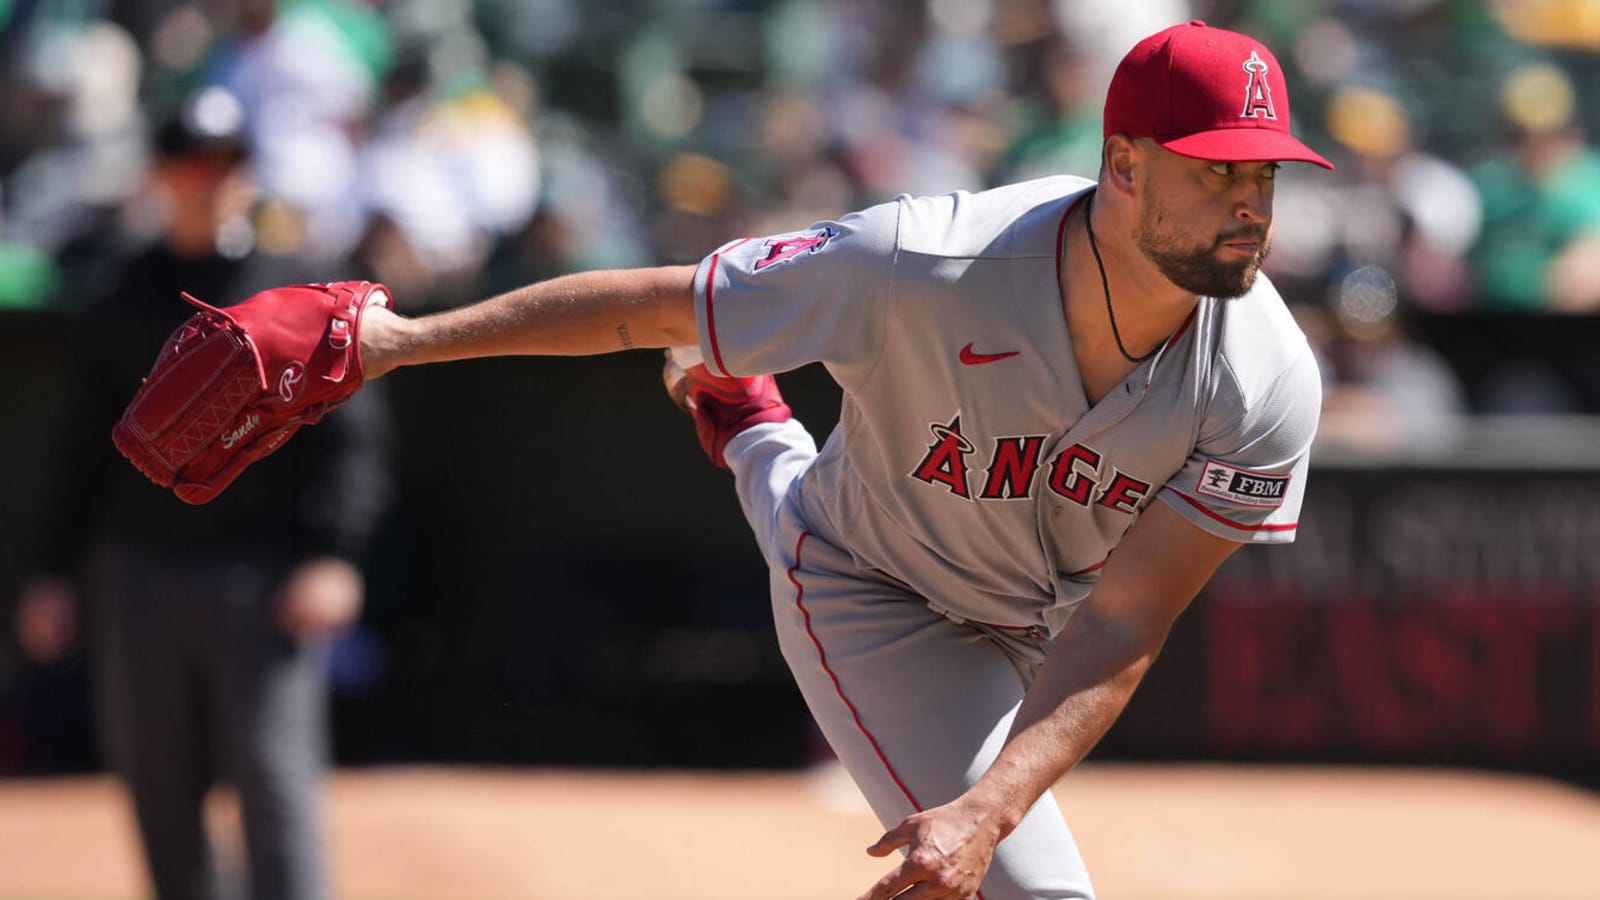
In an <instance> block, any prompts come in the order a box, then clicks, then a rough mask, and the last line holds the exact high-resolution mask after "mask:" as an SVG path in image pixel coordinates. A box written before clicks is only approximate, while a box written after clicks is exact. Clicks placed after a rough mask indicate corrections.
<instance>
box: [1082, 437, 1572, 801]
mask: <svg viewBox="0 0 1600 900" xmlns="http://www.w3.org/2000/svg"><path fill="white" fill-rule="evenodd" d="M1185 619H1187V620H1188V621H1187V622H1182V620H1180V622H1181V624H1182V626H1183V627H1182V628H1181V629H1180V630H1179V631H1178V632H1175V633H1174V636H1173V641H1172V642H1171V643H1170V644H1169V648H1168V656H1169V657H1171V658H1168V659H1164V660H1163V661H1162V662H1160V663H1158V664H1157V665H1156V667H1155V670H1154V671H1152V674H1151V682H1150V683H1149V684H1147V685H1146V687H1147V688H1151V689H1153V690H1151V696H1150V697H1148V698H1137V699H1136V701H1135V703H1136V704H1138V708H1136V709H1130V711H1129V719H1128V720H1127V721H1126V725H1127V726H1128V727H1127V734H1126V735H1119V741H1118V742H1117V744H1115V745H1114V746H1120V747H1122V748H1123V749H1127V750H1129V751H1131V752H1145V751H1151V750H1155V749H1156V748H1155V747H1154V746H1153V745H1152V744H1151V743H1150V742H1151V741H1153V740H1167V741H1174V742H1176V743H1178V744H1184V743H1186V742H1188V741H1193V742H1195V744H1196V745H1195V746H1192V747H1188V748H1184V749H1186V750H1189V751H1193V752H1198V753H1201V754H1203V755H1207V756H1221V757H1232V756H1250V757H1291V758H1309V759H1385V760H1395V761H1410V762H1419V763H1426V762H1463V763H1477V764H1489V765H1495V764H1502V765H1511V766H1518V767H1524V766H1531V767H1544V768H1561V769H1571V768H1574V767H1581V766H1583V765H1585V764H1588V765H1590V766H1592V767H1595V768H1597V769H1600V473H1597V472H1590V471H1557V470H1537V471H1515V470H1507V469H1447V468H1393V469H1337V468H1324V469H1322V470H1320V471H1318V472H1316V473H1315V477H1314V478H1313V479H1312V481H1311V483H1310V485H1309V487H1308V495H1307V498H1306V503H1305V512H1304V515H1303V517H1302V520H1301V527H1300V529H1299V535H1298V539H1297V541H1296V542H1295V543H1294V544H1292V545H1290V546H1287V547H1266V548H1250V549H1247V550H1245V551H1243V552H1241V553H1239V554H1236V555H1235V557H1234V558H1233V559H1231V560H1229V561H1228V563H1226V564H1225V566H1224V568H1223V570H1222V571H1220V572H1219V573H1218V574H1217V576H1216V577H1215V578H1214V579H1213V580H1212V582H1211V584H1210V585H1209V586H1208V587H1207V589H1206V590H1205V592H1204V593H1203V594H1202V595H1201V597H1200V598H1199V599H1197V600H1196V602H1195V605H1194V606H1193V607H1192V608H1191V609H1190V611H1189V612H1188V613H1187V614H1186V615H1185ZM1169 664H1170V669H1168V666H1169ZM1164 670H1165V671H1164ZM1180 678H1185V679H1193V680H1192V681H1189V682H1187V683H1180V681H1179V679H1180ZM1183 723H1187V727H1185V724H1183ZM1124 738H1126V739H1124ZM1175 750H1176V751H1177V752H1183V750H1177V748H1173V747H1167V748H1164V749H1161V750H1157V751H1156V752H1172V751H1175ZM1586 761H1587V762H1586Z"/></svg>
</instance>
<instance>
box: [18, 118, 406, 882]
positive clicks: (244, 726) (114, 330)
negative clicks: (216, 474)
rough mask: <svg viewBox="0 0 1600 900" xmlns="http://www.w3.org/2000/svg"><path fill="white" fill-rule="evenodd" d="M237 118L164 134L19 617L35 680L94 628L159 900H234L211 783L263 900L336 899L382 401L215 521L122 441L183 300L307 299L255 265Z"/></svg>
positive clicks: (232, 493)
mask: <svg viewBox="0 0 1600 900" xmlns="http://www.w3.org/2000/svg"><path fill="white" fill-rule="evenodd" d="M242 113H243V111H242V109H241V107H240V105H239V103H238V101H237V100H236V99H235V98H233V97H232V96H230V95H228V94H226V93H225V92H222V91H220V90H218V89H215V88H213V89H207V90H205V91H203V92H201V93H200V94H198V95H197V96H196V98H195V99H194V102H192V103H190V104H187V105H186V106H185V107H184V110H183V113H182V115H181V116H179V117H177V118H175V119H174V120H172V121H170V122H168V123H166V124H165V125H163V126H162V128H161V129H160V131H159V132H158V134H157V137H156V142H155V144H156V160H155V164H154V166H153V168H152V171H151V178H150V190H151V194H152V200H153V201H154V204H155V206H157V207H158V208H159V209H160V210H161V211H162V213H163V216H162V222H163V227H162V231H161V236H160V239H159V240H158V241H157V242H156V243H155V244H154V245H153V246H151V247H150V248H149V249H147V250H146V251H145V252H143V253H142V254H140V255H139V256H137V257H136V258H135V259H133V260H132V262H131V263H130V264H129V265H128V266H127V267H126V269H125V271H124V272H122V273H121V277H119V278H118V279H117V280H116V281H114V282H112V283H111V286H110V289H109V291H108V292H107V293H106V294H105V295H104V296H103V297H101V298H99V299H98V300H96V301H95V302H94V303H92V304H91V305H90V306H89V308H88V309H87V310H86V314H85V317H84V323H85V330H86V334H85V341H86V346H85V347H84V349H83V350H82V357H81V359H80V360H79V362H80V363H81V365H80V369H81V371H80V372H79V373H78V378H79V383H78V385H77V389H76V391H75V393H74V399H73V401H72V407H71V408H72V415H71V416H70V418H69V420H68V426H67V428H68V433H67V434H64V435H62V436H61V437H60V438H59V440H58V442H57V443H58V454H57V458H58V460H59V464H60V470H59V473H58V476H57V478H56V479H55V481H54V487H53V493H54V499H55V501H56V502H55V503H54V504H53V505H52V511H53V515H54V520H53V521H51V522H49V523H47V524H46V525H45V527H44V533H43V536H42V545H43V553H44V558H43V559H42V560H41V561H40V565H39V574H38V576H37V577H36V578H34V579H32V580H31V581H30V582H29V583H28V584H26V585H25V586H24V588H23V591H22V595H21V597H20V598H19V601H20V602H19V604H18V608H17V616H16V627H17V633H18V641H19V645H20V646H21V648H22V649H23V651H24V653H25V655H27V656H28V657H30V658H31V659H33V660H35V661H36V662H38V663H41V664H48V663H49V662H51V661H52V660H55V659H57V658H59V657H60V656H61V655H62V654H63V653H65V652H66V651H68V650H69V649H70V648H71V646H72V644H73V642H74V640H75V639H76V637H77V634H78V622H79V619H80V617H81V618H82V619H83V622H84V624H85V625H86V631H87V634H86V635H85V636H86V638H87V644H88V651H89V654H88V658H89V661H90V668H91V670H92V674H93V678H94V703H95V711H96V714H97V723H98V725H97V727H98V731H99V736H100V739H101V742H102V744H103V748H104V752H105V756H106V760H107V762H108V763H109V765H110V767H111V768H112V770H113V771H115V772H116V773H117V774H118V775H120V776H121V777H122V779H123V780H124V782H125V783H126V785H127V788H128V790H129V794H130V796H131V800H132V805H133V810H134V813H135V815H136V819H137V822H138V826H139V833H140V836H141V838H142V841H143V848H144V858H145V861H146V863H147V866H148V871H149V875H150V879H151V882H152V885H153V888H154V892H155V894H156V896H158V897H160V898H162V900H189V898H206V900H209V898H216V897H219V896H233V895H235V894H236V893H237V891H233V890H229V884H228V882H227V881H225V880H224V876H223V874H222V873H219V871H218V866H217V864H216V862H215V860H214V857H213V852H212V847H211V842H210V840H209V838H208V835H207V833H206V830H205V827H204V818H203V806H204V799H205V796H206V793H207V791H208V789H209V788H210V787H211V786H212V784H213V782H215V781H225V782H227V783H229V784H231V785H232V786H233V788H234V789H235V790H236V791H237V792H238V796H239V800H240V808H241V811H242V821H243V830H244V835H243V838H244V841H243V843H244V847H245V850H246V853H247V858H248V863H249V892H248V896H250V897H253V898H257V900H270V898H297V900H303V898H321V897H325V896H327V887H326V884H325V881H326V879H325V872H324V868H325V867H324V863H323V857H324V848H323V827H322V816H321V812H320V809H319V806H320V785H321V779H322V776H323V772H324V770H325V766H326V756H327V748H326V746H325V745H326V740H327V739H326V729H327V723H326V721H325V716H326V705H325V704H326V696H325V694H326V690H327V669H326V653H327V649H328V646H329V640H330V639H331V638H332V637H333V636H335V635H336V634H337V633H338V632H340V630H341V629H343V628H344V627H345V626H347V625H349V624H350V623H351V622H352V621H353V620H354V619H355V617H356V616H357V614H358V612H359V610H360V606H361V601H362V590H363V589H362V584H363V582H362V576H361V571H360V569H359V567H358V562H359V560H360V557H361V553H362V550H363V546H364V544H365V543H366V541H367V539H368V537H369V536H370V535H371V533H372V532H373V530H374V528H375V527H376V525H377V521H378V517H379V515H380V514H381V512H382V510H383V507H384V503H385V499H386V496H387V494H388V491H389V463H388V452H387V440H388V434H389V428H388V413H387V410H386V407H385V405H384V400H383V397H382V394H381V393H372V394H371V395H370V396H368V392H367V391H363V392H362V393H361V394H360V395H358V396H357V397H356V399H355V400H352V401H351V402H350V403H349V404H347V405H346V406H344V407H341V408H340V409H339V410H337V411H335V412H334V413H332V414H330V415H329V416H328V417H327V418H326V419H325V420H324V422H323V424H321V425H319V426H318V427H317V428H314V429H308V430H307V431H306V432H305V433H304V434H303V435H302V436H301V437H298V438H297V439H296V440H295V441H293V442H292V443H290V444H289V445H288V446H286V447H285V448H284V449H283V450H281V451H279V452H278V453H277V454H275V455H274V456H272V457H271V458H269V459H267V460H264V461H263V462H262V463H261V464H259V465H258V466H257V467H255V468H253V469H252V471H251V472H250V473H249V474H248V475H247V476H246V477H244V478H241V479H239V481H238V482H236V483H235V484H234V485H233V486H232V487H231V488H230V489H229V491H228V492H227V493H226V494H225V495H223V496H222V497H221V498H219V499H218V500H216V501H214V502H213V503H211V504H208V505H206V506H202V507H188V506H185V505H183V504H182V503H181V502H179V501H178V500H177V499H176V498H175V497H174V496H173V495H172V494H171V493H170V492H168V491H165V490H163V489H160V488H158V487H156V486H155V485H153V484H151V483H149V482H148V481H146V480H145V479H144V478H143V476H141V475H140V474H139V473H138V472H137V471H136V470H134V469H133V467H132V466H130V465H128V464H127V463H126V462H125V461H124V460H122V459H120V458H119V457H118V456H117V455H116V453H115V452H114V450H113V448H112V446H111V444H110V441H109V440H107V435H108V434H109V432H110V428H111V426H112V424H113V423H114V422H115V421H116V419H117V418H118V416H120V414H121V412H122V408H123V406H124V405H125V404H126V403H127V401H128V399H129V397H130V396H131V394H132V391H133V390H134V389H135V388H136V386H137V385H138V384H139V379H140V377H141V376H142V375H143V374H144V373H145V372H146V371H147V370H148V368H149V366H150V364H151V363H152V362H153V361H154V359H155V356H156V353H157V351H158V350H159V349H160V347H161V345H162V343H163V341H164V340H165V339H166V337H167V335H168V334H169V333H170V332H171V331H172V329H173V328H175V327H176V326H177V325H178V324H179V323H180V322H181V321H182V320H183V319H184V318H185V317H186V316H187V315H188V314H189V313H190V312H191V310H189V309H188V308H187V307H186V306H185V305H184V304H183V303H182V301H181V300H179V299H178V294H179V292H180V291H185V290H186V291H189V292H191V293H193V294H195V295H196V296H199V297H202V298H204V299H206V300H209V301H211V302H213V303H218V304H222V305H225V304H228V303H230V302H236V301H238V300H241V299H243V298H245V297H247V296H249V295H250V294H252V293H254V292H256V291H257V290H260V289H263V288H266V287H270V286H275V285H279V284H283V283H290V282H298V281H306V280H310V279H309V273H307V272H305V271H304V269H303V267H302V265H301V264H300V263H299V262H297V261H296V260H295V259H294V258H292V257H287V256H280V255H276V254H272V253H269V252H265V251H263V250H261V249H260V248H258V247H257V245H256V242H255V233H256V229H255V228H254V227H253V225H252V223H251V218H250V216H249V213H250V211H251V209H252V205H253V203H254V200H255V196H256V192H255V187H254V185H253V184H252V183H251V180H250V177H249V170H248V168H247V167H246V165H245V150H246V145H245V143H244V142H243V140H242V136H243V134H242V130H241V129H242V126H243V115H242ZM80 597H81V598H82V602H83V606H82V607H81V608H80V606H79V598H80Z"/></svg>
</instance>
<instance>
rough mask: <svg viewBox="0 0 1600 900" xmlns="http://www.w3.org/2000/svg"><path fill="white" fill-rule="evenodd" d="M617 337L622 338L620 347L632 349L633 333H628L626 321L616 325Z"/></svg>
mask: <svg viewBox="0 0 1600 900" xmlns="http://www.w3.org/2000/svg"><path fill="white" fill-rule="evenodd" d="M617 337H619V338H621V339H622V349H624V350H632V349H633V335H631V334H629V333H628V326H627V324H626V323H624V324H621V325H618V326H617Z"/></svg>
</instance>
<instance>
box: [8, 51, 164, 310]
mask: <svg viewBox="0 0 1600 900" xmlns="http://www.w3.org/2000/svg"><path fill="white" fill-rule="evenodd" d="M19 27H20V26H19ZM13 40H14V41H15V42H16V45H15V46H16V55H15V56H13V57H12V59H11V60H10V62H11V65H10V66H7V67H4V69H5V72H4V75H3V76H0V86H3V88H4V89H3V90H0V179H3V182H0V184H3V187H4V189H3V190H0V201H3V204H4V211H3V212H0V305H24V306H37V305H43V304H44V303H47V302H50V301H53V300H56V299H61V300H64V301H67V302H73V301H75V300H76V299H77V297H78V295H79V292H80V291H81V289H82V287H83V286H84V284H85V283H87V282H88V281H89V280H90V278H92V277H93V276H94V275H96V274H99V272H100V269H99V266H100V264H101V263H102V262H104V261H105V260H106V259H108V258H110V257H112V256H114V255H115V254H116V253H117V252H118V248H117V247H115V246H114V245H113V244H112V242H111V240H110V237H111V232H112V231H113V230H114V228H115V221H114V220H115V217H116V215H117V211H118V210H119V208H120V207H121V205H122V204H123V203H124V201H126V200H127V199H128V198H129V197H130V196H131V195H132V194H133V193H134V192H135V191H136V190H137V188H138V186H139V180H140V178H141V174H142V172H143V167H144V164H145V153H144V144H143V140H144V132H145V130H146V129H145V125H144V117H143V114H142V112H141V110H140V108H139V105H138V102H137V98H138V86H139V76H140V71H141V68H142V55H141V53H140V51H139V48H138V47H137V45H135V44H134V42H133V40H132V38H131V37H129V35H128V34H127V32H125V31H123V30H122V29H121V28H118V27H117V26H115V25H112V24H111V23H109V22H88V23H83V24H77V23H65V22H61V23H52V22H36V23H33V27H31V28H28V29H26V30H25V31H23V32H21V33H18V34H16V35H14V36H13Z"/></svg>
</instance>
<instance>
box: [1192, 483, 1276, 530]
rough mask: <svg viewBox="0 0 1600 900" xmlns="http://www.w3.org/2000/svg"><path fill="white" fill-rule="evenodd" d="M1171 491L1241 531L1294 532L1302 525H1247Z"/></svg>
mask: <svg viewBox="0 0 1600 900" xmlns="http://www.w3.org/2000/svg"><path fill="white" fill-rule="evenodd" d="M1170 490H1171V491H1172V494H1173V495H1174V496H1176V497H1179V498H1181V499H1182V500H1183V501H1184V502H1186V503H1188V504H1189V505H1190V506H1192V507H1194V508H1195V509H1198V510H1200V511H1201V512H1203V513H1205V514H1206V515H1207V516H1210V517H1211V518H1212V519H1214V520H1216V521H1218V522H1221V523H1222V524H1224V525H1226V526H1228V527H1229V528H1237V529H1238V530H1240V531H1249V532H1259V531H1294V530H1295V529H1296V528H1299V527H1300V523H1299V522H1286V523H1282V524H1277V525H1273V524H1267V523H1262V524H1260V525H1246V524H1245V523H1243V522H1235V521H1234V520H1232V519H1230V518H1228V517H1227V516H1224V515H1222V514H1220V513H1218V512H1215V511H1213V510H1212V509H1210V508H1209V507H1207V506H1206V505H1205V504H1204V503H1201V502H1200V501H1199V500H1196V499H1194V498H1193V497H1190V496H1189V495H1188V494H1185V493H1183V492H1182V491H1179V490H1176V489H1170Z"/></svg>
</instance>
